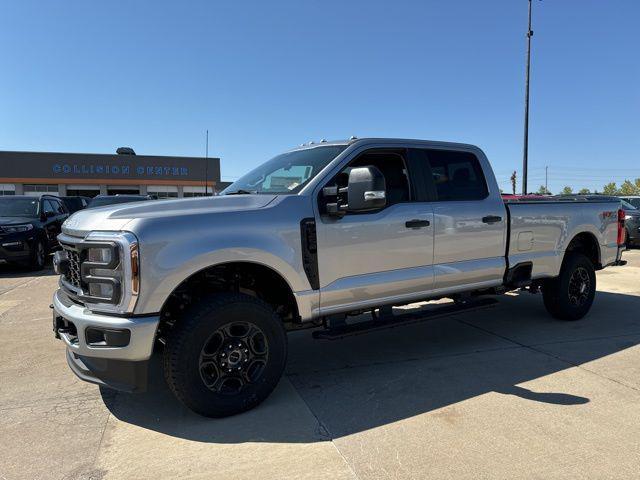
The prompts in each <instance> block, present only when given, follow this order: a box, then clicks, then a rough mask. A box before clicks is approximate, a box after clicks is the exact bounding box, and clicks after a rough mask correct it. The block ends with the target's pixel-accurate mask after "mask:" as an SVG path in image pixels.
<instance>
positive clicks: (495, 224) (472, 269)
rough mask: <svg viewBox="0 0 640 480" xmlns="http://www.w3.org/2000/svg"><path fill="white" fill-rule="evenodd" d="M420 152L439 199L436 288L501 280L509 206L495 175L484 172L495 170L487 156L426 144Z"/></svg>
mask: <svg viewBox="0 0 640 480" xmlns="http://www.w3.org/2000/svg"><path fill="white" fill-rule="evenodd" d="M420 155H421V156H422V161H423V164H424V165H425V167H426V168H425V169H424V172H425V176H424V181H425V189H426V190H427V191H428V192H429V195H430V197H431V198H432V200H433V213H434V252H433V255H434V259H433V263H434V275H435V282H434V290H445V291H451V290H456V291H461V290H468V289H472V288H483V287H489V286H495V285H499V284H501V283H502V279H503V275H504V272H505V267H506V261H505V257H504V255H505V241H506V224H507V218H506V209H505V206H504V203H503V201H502V198H501V196H500V194H499V193H498V192H497V191H493V190H494V189H496V190H497V185H496V183H495V180H494V179H493V177H492V176H491V178H490V179H487V178H486V177H485V174H484V171H490V170H488V169H490V167H489V165H488V162H487V160H486V158H484V157H483V156H482V157H480V154H477V153H475V152H473V151H469V150H459V151H456V150H438V149H424V150H422V151H421V153H420ZM483 164H484V170H483ZM488 180H490V182H489V181H488ZM490 188H491V191H490Z"/></svg>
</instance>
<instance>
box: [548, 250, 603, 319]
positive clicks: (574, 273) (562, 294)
mask: <svg viewBox="0 0 640 480" xmlns="http://www.w3.org/2000/svg"><path fill="white" fill-rule="evenodd" d="M595 294H596V272H595V269H594V267H593V263H592V262H591V260H589V259H588V258H587V257H586V256H584V255H582V254H581V253H567V255H566V257H565V259H564V261H563V262H562V268H561V269H560V275H559V276H558V277H557V278H554V279H552V280H548V281H547V282H546V283H545V284H544V285H543V287H542V297H543V300H544V306H545V307H546V309H547V311H548V312H549V313H550V314H551V315H552V316H553V317H555V318H558V319H560V320H579V319H581V318H582V317H584V316H585V315H586V314H587V313H588V312H589V310H590V309H591V305H592V304H593V299H594V297H595Z"/></svg>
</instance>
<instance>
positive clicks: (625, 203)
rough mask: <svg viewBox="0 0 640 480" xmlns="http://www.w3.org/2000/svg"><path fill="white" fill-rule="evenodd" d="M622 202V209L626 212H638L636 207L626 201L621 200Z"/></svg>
mask: <svg viewBox="0 0 640 480" xmlns="http://www.w3.org/2000/svg"><path fill="white" fill-rule="evenodd" d="M621 202H622V208H624V209H625V210H637V208H636V206H635V205H631V204H630V203H629V202H627V201H626V200H621Z"/></svg>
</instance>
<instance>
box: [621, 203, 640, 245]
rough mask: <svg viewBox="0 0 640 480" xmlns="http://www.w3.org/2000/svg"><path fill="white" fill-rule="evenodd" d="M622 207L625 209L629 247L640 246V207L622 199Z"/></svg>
mask: <svg viewBox="0 0 640 480" xmlns="http://www.w3.org/2000/svg"><path fill="white" fill-rule="evenodd" d="M622 208H623V209H624V213H625V217H624V226H625V238H626V245H627V247H628V248H629V247H636V246H640V209H638V208H636V207H635V205H632V204H631V203H629V202H627V201H626V200H622Z"/></svg>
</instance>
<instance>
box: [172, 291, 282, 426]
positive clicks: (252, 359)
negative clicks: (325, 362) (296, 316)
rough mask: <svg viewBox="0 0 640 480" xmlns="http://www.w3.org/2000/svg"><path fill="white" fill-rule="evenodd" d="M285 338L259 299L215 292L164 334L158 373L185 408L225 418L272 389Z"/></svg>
mask: <svg viewBox="0 0 640 480" xmlns="http://www.w3.org/2000/svg"><path fill="white" fill-rule="evenodd" d="M286 357H287V337H286V333H285V330H284V327H283V324H282V320H281V319H280V317H279V316H278V315H277V314H276V313H275V312H274V311H273V309H272V308H271V307H270V306H269V305H268V304H267V303H265V302H263V301H262V300H260V299H257V298H254V297H251V296H249V295H242V294H233V293H225V294H217V295H215V296H213V297H211V298H209V299H207V300H205V301H203V302H201V303H199V304H197V305H195V306H194V307H192V309H191V310H190V311H189V312H188V313H186V314H185V315H184V317H183V318H181V319H179V320H178V322H177V323H176V325H175V326H174V328H173V329H172V331H171V332H170V335H169V336H168V338H167V342H166V348H165V351H164V374H165V379H166V381H167V384H168V385H169V388H170V389H171V390H172V391H173V393H174V394H175V395H176V397H177V398H178V399H179V400H180V401H181V402H182V403H184V404H185V405H186V406H187V407H189V408H190V409H191V410H193V411H195V412H196V413H199V414H200V415H204V416H207V417H226V416H229V415H234V414H236V413H240V412H243V411H246V410H249V409H251V408H253V407H255V406H256V405H258V404H259V403H260V402H262V401H263V400H264V399H266V398H267V397H268V396H269V394H270V393H271V392H272V391H273V389H274V388H275V386H276V385H277V384H278V381H279V380H280V377H281V376H282V372H283V370H284V366H285V362H286Z"/></svg>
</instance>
